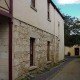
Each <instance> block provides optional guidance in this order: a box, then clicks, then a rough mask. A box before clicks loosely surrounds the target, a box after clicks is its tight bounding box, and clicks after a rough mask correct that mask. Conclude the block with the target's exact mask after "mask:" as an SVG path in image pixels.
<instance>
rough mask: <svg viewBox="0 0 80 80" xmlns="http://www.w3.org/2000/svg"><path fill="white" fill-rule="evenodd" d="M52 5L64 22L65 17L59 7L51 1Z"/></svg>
mask: <svg viewBox="0 0 80 80" xmlns="http://www.w3.org/2000/svg"><path fill="white" fill-rule="evenodd" d="M50 3H51V4H52V6H53V7H54V9H56V11H57V12H58V13H59V14H60V16H61V17H62V19H63V20H64V16H63V15H62V13H61V12H60V10H59V9H58V8H57V6H56V5H55V4H54V3H53V2H52V0H50Z"/></svg>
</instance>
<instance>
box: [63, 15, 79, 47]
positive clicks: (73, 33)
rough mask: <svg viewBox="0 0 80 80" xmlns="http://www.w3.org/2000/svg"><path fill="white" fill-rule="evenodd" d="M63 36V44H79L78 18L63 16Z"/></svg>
mask: <svg viewBox="0 0 80 80" xmlns="http://www.w3.org/2000/svg"><path fill="white" fill-rule="evenodd" d="M64 38H65V46H73V45H80V20H79V19H78V18H75V17H71V16H68V15H66V16H65V24H64Z"/></svg>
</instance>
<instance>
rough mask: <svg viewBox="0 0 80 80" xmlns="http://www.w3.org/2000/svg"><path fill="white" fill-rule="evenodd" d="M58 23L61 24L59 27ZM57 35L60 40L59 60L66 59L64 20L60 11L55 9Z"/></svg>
mask: <svg viewBox="0 0 80 80" xmlns="http://www.w3.org/2000/svg"><path fill="white" fill-rule="evenodd" d="M58 23H59V24H60V26H59V27H58ZM55 35H56V36H57V37H58V38H59V39H60V41H59V60H62V59H64V21H63V19H62V17H61V16H60V15H59V13H58V12H57V11H56V10H55Z"/></svg>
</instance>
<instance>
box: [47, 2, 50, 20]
mask: <svg viewBox="0 0 80 80" xmlns="http://www.w3.org/2000/svg"><path fill="white" fill-rule="evenodd" d="M47 17H48V20H49V21H50V0H47Z"/></svg>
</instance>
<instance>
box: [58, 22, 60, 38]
mask: <svg viewBox="0 0 80 80" xmlns="http://www.w3.org/2000/svg"><path fill="white" fill-rule="evenodd" d="M59 34H60V22H59V21H58V38H59V36H60V35H59Z"/></svg>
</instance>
